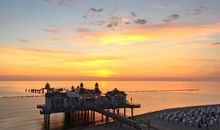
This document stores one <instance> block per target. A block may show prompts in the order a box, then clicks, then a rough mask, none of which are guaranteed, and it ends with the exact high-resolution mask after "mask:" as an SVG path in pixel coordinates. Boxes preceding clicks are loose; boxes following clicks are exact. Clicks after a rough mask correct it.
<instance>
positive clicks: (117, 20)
mask: <svg viewBox="0 0 220 130" xmlns="http://www.w3.org/2000/svg"><path fill="white" fill-rule="evenodd" d="M108 21H109V23H108V24H107V26H106V27H108V28H112V27H117V26H119V25H120V24H130V23H131V20H129V19H126V18H122V17H117V16H112V17H110V18H109V20H108Z"/></svg>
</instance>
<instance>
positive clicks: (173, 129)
mask: <svg viewBox="0 0 220 130" xmlns="http://www.w3.org/2000/svg"><path fill="white" fill-rule="evenodd" d="M207 106H208V105H207ZM195 107H201V106H194V107H184V108H173V109H166V110H161V111H156V112H151V113H146V114H142V115H137V116H135V117H134V119H135V120H142V121H144V120H147V119H150V120H151V124H152V125H153V126H157V127H159V128H161V130H207V129H206V128H196V127H191V126H186V125H182V124H175V123H171V122H168V121H165V120H160V119H158V118H157V117H156V114H159V113H163V112H172V111H176V110H183V111H184V110H187V109H191V108H195ZM83 130H136V129H134V128H131V127H130V126H127V125H125V124H123V126H122V128H120V127H119V124H118V123H117V122H113V123H109V124H104V125H100V126H95V127H91V128H84V129H83ZM209 130H220V124H219V125H218V126H216V127H214V128H210V129H209Z"/></svg>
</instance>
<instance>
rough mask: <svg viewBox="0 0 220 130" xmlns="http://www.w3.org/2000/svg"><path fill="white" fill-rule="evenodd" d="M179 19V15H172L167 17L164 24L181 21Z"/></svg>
mask: <svg viewBox="0 0 220 130" xmlns="http://www.w3.org/2000/svg"><path fill="white" fill-rule="evenodd" d="M179 18H180V15H178V14H172V15H170V16H167V17H166V18H165V19H164V20H163V22H166V23H169V22H172V21H175V20H177V19H179Z"/></svg>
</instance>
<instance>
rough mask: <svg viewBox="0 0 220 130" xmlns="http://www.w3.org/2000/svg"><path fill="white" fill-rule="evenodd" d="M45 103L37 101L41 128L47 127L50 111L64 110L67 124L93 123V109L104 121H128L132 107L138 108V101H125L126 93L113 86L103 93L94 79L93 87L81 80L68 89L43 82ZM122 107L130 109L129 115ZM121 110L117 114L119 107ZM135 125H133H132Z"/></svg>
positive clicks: (126, 122)
mask: <svg viewBox="0 0 220 130" xmlns="http://www.w3.org/2000/svg"><path fill="white" fill-rule="evenodd" d="M43 89H45V90H47V92H46V94H45V104H39V105H37V108H38V109H40V114H42V115H44V124H45V128H46V129H49V128H50V115H51V114H53V113H64V115H65V121H67V122H68V123H69V124H74V123H75V122H76V120H77V121H80V123H81V124H92V123H95V118H96V117H95V113H100V114H101V117H102V118H101V120H102V122H104V116H105V122H106V123H108V122H109V119H110V118H111V119H112V120H114V121H118V122H120V126H121V123H125V124H128V125H134V124H135V123H133V124H132V120H131V119H129V118H130V117H133V115H134V114H133V113H134V112H133V111H134V109H135V108H140V107H141V105H140V104H133V103H129V102H128V101H127V98H126V97H127V94H126V93H125V92H123V91H120V90H118V89H117V88H115V89H113V90H112V91H108V92H106V93H105V94H102V92H101V91H100V89H99V85H98V83H96V84H95V87H94V89H86V88H84V85H83V83H81V84H80V85H79V86H77V87H76V88H74V86H72V87H71V89H70V90H67V89H66V90H65V91H63V90H64V89H54V88H51V87H50V84H49V83H47V84H46V85H45V88H43ZM126 109H130V111H131V114H130V116H128V115H126ZM120 110H121V111H123V114H121V113H120V112H119V111H120ZM134 126H135V125H134Z"/></svg>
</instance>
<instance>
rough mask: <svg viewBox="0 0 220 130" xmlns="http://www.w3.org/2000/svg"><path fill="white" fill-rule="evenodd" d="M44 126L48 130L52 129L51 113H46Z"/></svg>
mask: <svg viewBox="0 0 220 130" xmlns="http://www.w3.org/2000/svg"><path fill="white" fill-rule="evenodd" d="M44 126H45V129H46V130H49V129H50V114H44Z"/></svg>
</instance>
